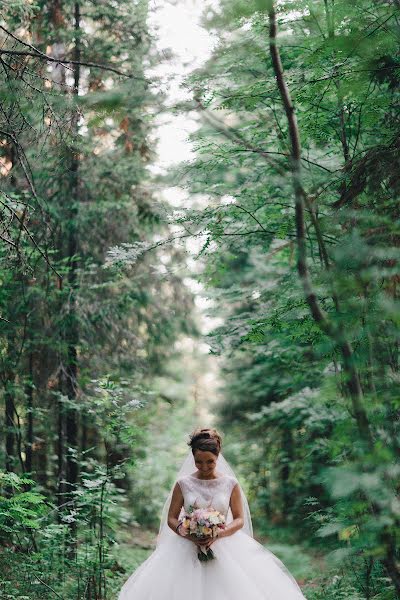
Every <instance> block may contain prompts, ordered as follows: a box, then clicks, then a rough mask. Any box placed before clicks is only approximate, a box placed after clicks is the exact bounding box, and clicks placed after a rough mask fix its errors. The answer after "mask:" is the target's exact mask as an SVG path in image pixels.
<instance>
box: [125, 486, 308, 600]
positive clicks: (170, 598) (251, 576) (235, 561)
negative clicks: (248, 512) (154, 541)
mask: <svg viewBox="0 0 400 600" xmlns="http://www.w3.org/2000/svg"><path fill="white" fill-rule="evenodd" d="M177 481H178V483H179V485H180V488H181V490H182V494H183V498H184V508H185V509H186V510H187V509H188V508H189V506H190V505H194V503H195V502H196V505H197V506H198V507H208V506H210V504H211V505H212V506H213V508H215V509H216V510H219V511H220V512H221V513H223V514H224V515H225V516H226V517H227V522H229V521H230V520H231V519H232V517H231V511H230V507H229V505H230V497H231V493H232V490H233V488H234V486H235V485H236V483H237V479H236V478H235V477H233V476H231V475H226V474H224V475H222V476H220V477H218V478H217V479H209V480H205V479H198V478H197V477H196V476H195V475H194V474H192V475H186V476H184V477H180V478H179V479H178V480H177ZM229 515H230V518H229ZM167 528H168V525H167ZM161 533H162V543H158V545H157V548H156V549H155V551H154V552H153V553H152V554H151V555H150V556H149V558H148V559H147V560H146V561H145V562H144V563H142V565H141V566H140V567H139V568H138V569H137V570H136V571H135V572H134V573H133V575H131V577H130V578H129V579H128V580H127V581H126V583H125V585H124V586H123V588H122V590H121V592H120V594H119V596H118V600H304V596H303V594H302V593H301V590H300V588H299V586H298V585H297V583H296V581H295V580H294V578H293V577H292V575H291V574H290V573H289V571H288V570H287V569H286V568H285V566H284V565H283V564H282V562H281V561H280V560H279V559H278V558H277V557H276V556H275V555H274V554H272V552H270V551H269V550H266V549H265V548H264V547H263V546H262V545H261V544H259V543H258V542H257V541H256V540H255V539H254V538H253V537H252V536H251V535H248V534H247V533H245V532H244V531H243V530H239V531H236V532H235V533H234V534H232V535H231V536H228V537H225V538H220V539H217V540H216V541H215V542H214V543H213V544H212V546H211V548H212V550H213V552H214V555H215V558H214V559H213V560H210V561H208V562H201V561H200V560H199V559H198V557H197V552H198V549H197V546H195V544H194V543H193V542H191V541H189V540H187V539H184V538H183V537H180V536H178V535H177V534H176V533H174V532H173V531H172V530H171V529H170V528H168V531H167V530H166V529H165V528H164V531H163V532H161ZM159 537H160V536H159Z"/></svg>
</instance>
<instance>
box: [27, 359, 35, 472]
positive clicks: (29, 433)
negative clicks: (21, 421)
mask: <svg viewBox="0 0 400 600" xmlns="http://www.w3.org/2000/svg"><path fill="white" fill-rule="evenodd" d="M28 375H29V381H28V383H27V384H26V388H25V395H26V401H27V402H26V413H27V432H26V443H25V456H26V458H25V467H26V470H27V472H28V473H31V472H32V450H33V356H32V352H30V353H29V364H28Z"/></svg>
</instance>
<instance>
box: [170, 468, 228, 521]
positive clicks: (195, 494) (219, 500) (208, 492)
mask: <svg viewBox="0 0 400 600" xmlns="http://www.w3.org/2000/svg"><path fill="white" fill-rule="evenodd" d="M237 482H238V481H237V479H236V478H235V477H232V476H231V475H222V476H221V477H218V478H216V479H198V478H197V477H195V476H194V475H186V477H182V478H181V479H178V483H179V487H180V488H181V490H182V495H183V503H184V508H185V510H188V509H189V506H194V505H195V504H196V506H197V507H198V508H207V507H208V506H212V507H213V508H215V510H218V511H219V512H220V513H222V514H224V515H225V517H226V516H227V515H228V511H229V503H230V499H231V494H232V490H233V488H234V487H235V485H236V484H237Z"/></svg>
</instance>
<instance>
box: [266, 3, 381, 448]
mask: <svg viewBox="0 0 400 600" xmlns="http://www.w3.org/2000/svg"><path fill="white" fill-rule="evenodd" d="M268 16H269V23H270V27H269V40H270V41H269V49H270V55H271V59H272V65H273V69H274V73H275V77H276V83H277V87H278V90H279V94H280V97H281V100H282V104H283V107H284V110H285V114H286V118H287V122H288V127H289V137H290V147H291V148H290V154H291V157H290V167H291V174H292V183H293V189H294V196H295V219H296V241H297V271H298V274H299V278H300V281H301V283H302V286H303V290H304V294H305V298H306V302H307V304H308V306H309V308H310V312H311V315H312V317H313V319H314V320H315V322H316V323H317V324H318V326H319V327H320V329H321V330H322V331H323V332H324V333H325V334H326V335H327V336H329V337H330V338H331V339H332V340H333V341H334V342H335V345H336V346H337V347H338V348H339V350H340V352H341V354H342V358H343V367H344V371H345V373H346V375H347V388H348V391H349V394H350V398H351V401H352V406H353V416H354V418H355V420H356V423H357V427H358V430H359V433H360V436H361V438H362V439H363V440H364V441H366V442H367V443H368V445H369V446H372V435H371V431H370V425H369V421H368V417H367V413H366V411H365V407H364V404H363V394H362V389H361V384H360V379H359V376H358V371H357V369H356V366H355V364H354V355H353V349H352V347H351V344H350V342H349V341H348V340H347V339H346V337H345V333H344V332H343V331H342V330H341V329H340V328H337V327H336V326H334V324H333V323H332V322H331V321H330V319H329V318H328V315H327V314H326V313H325V311H324V310H323V309H322V308H321V306H320V304H319V301H318V298H317V295H316V293H315V290H314V289H313V286H312V281H311V277H310V273H309V270H308V265H307V246H306V229H305V210H304V206H305V199H306V194H305V192H304V189H303V186H302V182H301V144H300V134H299V129H298V125H297V119H296V114H295V110H294V106H293V103H292V99H291V95H290V92H289V88H288V86H287V84H286V81H285V78H284V73H283V67H282V62H281V57H280V52H279V49H278V46H277V21H276V12H275V6H274V2H273V0H269V2H268Z"/></svg>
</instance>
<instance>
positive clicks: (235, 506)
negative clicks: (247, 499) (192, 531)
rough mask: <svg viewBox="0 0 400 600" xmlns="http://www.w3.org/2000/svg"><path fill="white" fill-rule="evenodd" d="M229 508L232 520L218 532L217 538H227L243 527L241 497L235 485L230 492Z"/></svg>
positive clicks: (237, 486)
mask: <svg viewBox="0 0 400 600" xmlns="http://www.w3.org/2000/svg"><path fill="white" fill-rule="evenodd" d="M230 507H231V511H232V517H233V520H232V521H231V522H230V523H229V524H228V525H227V526H226V527H225V528H224V529H220V530H219V531H218V537H219V538H222V537H228V536H230V535H232V534H233V533H235V532H236V531H238V530H239V529H241V528H242V527H243V525H244V511H243V502H242V495H241V493H240V488H239V485H238V484H236V485H235V487H234V488H233V490H232V494H231V501H230Z"/></svg>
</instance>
